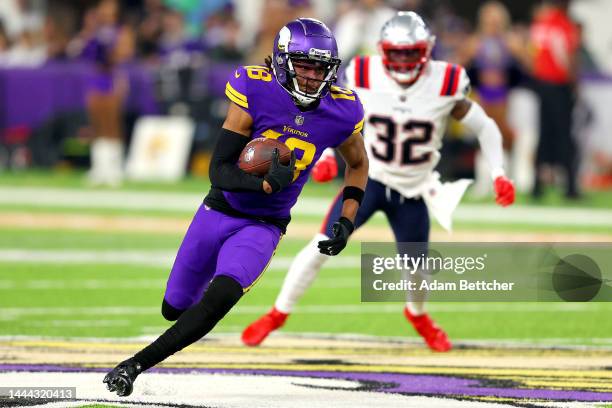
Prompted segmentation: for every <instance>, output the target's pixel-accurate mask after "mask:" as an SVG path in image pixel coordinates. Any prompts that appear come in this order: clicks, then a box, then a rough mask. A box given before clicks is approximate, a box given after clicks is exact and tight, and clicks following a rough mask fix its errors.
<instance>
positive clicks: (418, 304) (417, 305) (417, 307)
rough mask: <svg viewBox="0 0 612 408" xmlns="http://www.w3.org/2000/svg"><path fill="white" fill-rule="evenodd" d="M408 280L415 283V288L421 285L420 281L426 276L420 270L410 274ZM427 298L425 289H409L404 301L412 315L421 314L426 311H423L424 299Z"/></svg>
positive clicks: (425, 278)
mask: <svg viewBox="0 0 612 408" xmlns="http://www.w3.org/2000/svg"><path fill="white" fill-rule="evenodd" d="M408 280H409V281H411V282H414V283H415V286H416V287H417V288H420V287H421V282H423V281H424V280H427V277H426V276H423V273H422V272H421V271H417V272H416V273H413V274H411V275H410V276H409V277H408ZM426 299H427V292H426V291H424V290H423V291H414V292H413V291H410V292H408V300H407V302H406V308H407V309H408V311H409V312H410V314H411V315H413V316H421V315H423V314H425V313H426V311H425V300H426Z"/></svg>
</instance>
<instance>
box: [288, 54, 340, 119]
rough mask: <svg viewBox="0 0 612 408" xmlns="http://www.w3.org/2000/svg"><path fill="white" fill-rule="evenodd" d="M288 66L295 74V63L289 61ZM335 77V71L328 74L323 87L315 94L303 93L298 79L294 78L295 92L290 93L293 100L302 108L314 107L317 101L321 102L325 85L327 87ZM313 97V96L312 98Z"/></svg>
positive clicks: (322, 82)
mask: <svg viewBox="0 0 612 408" xmlns="http://www.w3.org/2000/svg"><path fill="white" fill-rule="evenodd" d="M287 65H288V67H289V69H290V70H291V71H293V72H295V69H294V68H293V63H292V62H291V59H289V60H288V61H287ZM333 75H334V72H333V70H330V72H328V74H327V76H326V77H325V79H324V80H323V81H321V85H320V86H319V89H317V90H316V92H315V93H314V94H309V93H307V92H303V91H301V90H300V86H299V84H298V81H297V77H295V76H294V77H293V78H291V81H292V84H293V90H291V91H289V90H288V91H289V93H290V94H291V96H292V97H293V99H294V100H295V101H296V102H297V103H298V104H300V105H301V106H304V107H307V106H309V105H312V104H313V103H315V102H316V101H318V100H319V95H321V92H323V89H324V88H325V85H327V82H328V81H329V80H330V79H331V77H332V76H333ZM311 95H312V96H311Z"/></svg>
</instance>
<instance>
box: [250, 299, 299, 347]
mask: <svg viewBox="0 0 612 408" xmlns="http://www.w3.org/2000/svg"><path fill="white" fill-rule="evenodd" d="M287 317H289V315H288V314H286V313H283V312H279V311H278V310H276V308H275V307H273V308H272V310H270V311H269V312H268V313H266V314H265V315H263V316H261V317H260V318H259V319H257V320H255V321H254V322H253V323H251V324H250V325H249V326H248V327H247V328H246V329H244V331H243V332H242V342H243V343H244V344H246V345H247V346H251V347H254V346H259V345H260V344H261V343H262V342H263V341H264V340H265V339H266V337H268V335H269V334H270V333H272V332H273V331H274V330H276V329H278V328H279V327H281V326H282V325H283V324H285V320H287Z"/></svg>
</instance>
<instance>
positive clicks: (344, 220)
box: [338, 217, 355, 235]
mask: <svg viewBox="0 0 612 408" xmlns="http://www.w3.org/2000/svg"><path fill="white" fill-rule="evenodd" d="M338 222H339V223H340V224H342V225H344V226H345V227H346V229H347V230H348V231H349V235H350V234H352V233H353V231H355V224H353V222H352V221H351V220H349V219H348V218H346V217H340V218H339V219H338Z"/></svg>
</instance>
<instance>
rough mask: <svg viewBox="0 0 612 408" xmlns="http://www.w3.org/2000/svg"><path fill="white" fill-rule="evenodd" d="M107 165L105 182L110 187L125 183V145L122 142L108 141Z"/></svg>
mask: <svg viewBox="0 0 612 408" xmlns="http://www.w3.org/2000/svg"><path fill="white" fill-rule="evenodd" d="M107 144H108V146H107V155H108V156H107V160H108V161H107V163H106V166H105V179H106V180H105V181H106V183H108V184H109V185H110V186H118V185H119V184H121V182H122V181H123V143H122V142H121V140H117V139H109V140H107Z"/></svg>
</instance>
